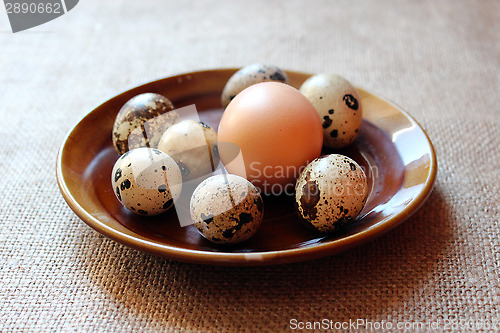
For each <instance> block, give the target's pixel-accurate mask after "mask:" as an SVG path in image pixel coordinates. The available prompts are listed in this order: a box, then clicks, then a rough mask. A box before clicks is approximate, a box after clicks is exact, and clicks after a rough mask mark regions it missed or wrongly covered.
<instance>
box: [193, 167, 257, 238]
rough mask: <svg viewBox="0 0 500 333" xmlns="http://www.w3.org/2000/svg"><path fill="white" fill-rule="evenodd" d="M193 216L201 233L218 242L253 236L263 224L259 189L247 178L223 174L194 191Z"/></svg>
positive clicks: (209, 179) (213, 177)
mask: <svg viewBox="0 0 500 333" xmlns="http://www.w3.org/2000/svg"><path fill="white" fill-rule="evenodd" d="M190 211H191V218H192V220H193V222H194V224H195V226H196V229H197V230H198V231H199V232H200V234H201V235H202V236H203V237H205V238H206V239H208V240H209V241H211V242H214V243H217V244H235V243H240V242H243V241H245V240H247V239H249V238H250V237H252V236H253V235H254V234H255V232H257V229H258V228H259V226H260V225H261V223H262V219H263V216H264V208H263V202H262V198H261V196H260V194H259V191H258V190H257V189H256V188H255V186H253V185H252V184H251V183H250V182H248V181H247V180H246V179H245V178H242V177H239V176H236V175H228V174H219V175H215V176H212V177H210V178H207V179H205V180H204V181H203V182H202V183H201V184H200V185H199V186H198V187H197V188H196V190H195V191H194V192H193V195H192V197H191V203H190Z"/></svg>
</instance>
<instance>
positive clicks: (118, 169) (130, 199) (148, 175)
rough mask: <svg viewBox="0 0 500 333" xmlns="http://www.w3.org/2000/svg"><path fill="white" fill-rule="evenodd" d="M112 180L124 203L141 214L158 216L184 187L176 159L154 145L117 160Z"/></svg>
mask: <svg viewBox="0 0 500 333" xmlns="http://www.w3.org/2000/svg"><path fill="white" fill-rule="evenodd" d="M111 183H112V185H113V190H114V192H115V195H116V197H117V198H118V200H120V202H121V203H122V205H123V206H125V207H126V208H127V209H129V210H130V211H132V212H134V213H136V214H139V215H158V214H161V213H164V212H166V211H167V210H168V209H170V208H171V207H172V206H173V204H174V201H175V200H177V198H178V197H179V195H180V193H181V190H182V175H181V172H180V170H179V167H178V166H177V164H176V163H175V161H174V160H173V159H172V158H171V157H170V156H168V155H167V154H165V153H163V152H161V151H159V150H158V149H153V148H136V149H132V150H130V151H128V152H127V153H125V154H123V155H122V156H121V157H120V158H119V159H118V160H117V161H116V163H115V165H114V167H113V172H112V174H111Z"/></svg>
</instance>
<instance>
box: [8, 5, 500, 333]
mask: <svg viewBox="0 0 500 333" xmlns="http://www.w3.org/2000/svg"><path fill="white" fill-rule="evenodd" d="M0 12H1V14H0V30H1V31H0V117H1V121H0V123H1V124H2V126H1V127H0V142H1V144H0V154H1V158H0V170H1V172H0V174H1V179H0V182H1V186H0V200H1V207H0V255H1V263H0V331H1V332H17V331H19V332H21V331H23V332H30V331H32V332H38V331H44V332H50V331H70V332H74V331H78V332H157V331H177V330H179V331H181V330H186V331H202V332H220V331H227V332H237V331H248V332H251V331H269V332H277V331H289V330H292V329H293V328H294V325H293V323H294V322H293V319H296V320H297V326H295V327H298V325H299V322H306V321H320V320H322V319H328V320H332V321H333V322H340V323H343V322H349V320H351V321H356V320H359V319H364V320H366V321H369V322H370V321H371V322H372V325H373V324H376V323H377V322H379V323H380V322H382V321H389V322H392V323H394V325H395V324H396V323H398V322H407V323H418V322H421V323H426V325H431V324H432V323H438V324H439V328H438V330H444V329H445V328H455V329H458V330H459V331H476V329H477V328H478V326H477V325H481V323H483V325H486V327H487V329H485V330H484V331H491V330H498V329H500V324H499V322H498V321H499V311H500V296H499V295H500V287H499V285H500V277H499V272H500V270H499V261H500V241H499V235H500V231H499V203H500V197H499V184H500V175H499V168H500V165H499V160H500V148H499V147H500V140H499V137H500V117H499V115H500V107H499V105H500V70H499V68H500V3H499V2H498V1H472V0H470V1H451V0H448V1H418V2H417V1H405V2H403V1H395V0H394V1H385V0H384V1H377V2H375V1H374V2H364V1H340V2H327V1H286V2H285V1H283V2H279V1H258V2H256V1H248V2H237V1H234V2H216V1H198V2H194V1H178V2H174V1H168V2H165V1H91V0H86V1H81V2H80V3H79V4H78V5H77V7H75V9H73V10H72V11H71V12H69V13H68V14H67V15H64V16H62V17H60V18H58V19H56V20H55V21H52V22H50V23H47V24H45V25H42V26H39V27H37V28H34V29H31V30H28V31H26V32H23V33H17V34H12V33H11V32H10V30H9V29H10V27H9V24H8V20H7V16H6V15H5V12H4V10H3V8H2V9H0ZM254 62H266V63H271V64H276V65H280V66H282V67H283V68H286V69H293V70H300V71H306V72H333V73H339V74H342V75H344V76H345V77H347V78H348V79H349V80H351V81H352V82H353V83H355V84H356V85H359V86H361V87H364V88H367V89H369V90H371V91H373V92H375V93H378V94H380V95H382V96H385V97H387V98H389V99H390V100H392V101H394V102H396V103H397V104H399V105H401V106H403V107H404V108H405V109H406V110H407V111H408V112H409V113H410V114H411V115H413V116H414V117H415V118H416V119H417V120H418V121H419V122H420V123H421V124H422V126H423V127H424V128H425V129H426V130H427V132H428V134H429V136H430V137H431V139H432V141H433V142H434V144H435V148H436V152H437V156H438V161H439V172H438V177H437V182H436V186H435V189H434V192H433V194H432V195H431V197H430V199H429V200H428V202H427V203H426V204H425V206H423V207H422V209H421V210H420V211H419V212H418V213H417V214H416V215H414V216H413V217H412V218H411V219H409V220H408V221H406V222H405V223H404V224H402V225H401V226H399V227H398V228H396V229H394V230H392V231H390V232H389V233H387V234H385V235H384V236H382V237H380V238H378V239H377V240H375V241H374V242H371V243H369V244H366V245H364V246H362V247H359V248H356V249H354V250H351V251H348V252H345V253H342V254H340V255H337V256H333V257H328V258H324V259H320V260H314V261H309V262H304V263H298V264H291V265H284V266H274V267H260V268H259V267H257V268H234V267H233V268H226V267H210V266H199V265H194V264H186V263H180V262H175V261H171V260H167V259H163V258H157V257H154V256H150V255H146V254H143V253H140V252H137V251H134V250H131V249H128V248H126V247H124V246H121V245H118V244H116V243H115V242H113V241H110V240H108V239H106V238H104V237H103V236H101V235H99V234H97V233H96V232H94V231H93V230H92V229H90V228H89V227H88V226H87V225H85V224H84V223H83V222H82V221H81V220H80V219H79V218H78V217H76V215H75V214H74V213H73V212H72V211H71V210H70V209H69V208H68V206H67V205H66V204H65V202H64V200H63V198H62V196H61V195H60V193H59V190H58V188H57V184H56V179H55V160H56V152H57V149H58V148H59V145H60V144H61V142H62V139H63V137H64V135H65V134H66V132H67V130H68V129H69V128H70V127H71V126H72V125H73V124H74V123H75V122H76V121H78V120H79V119H80V118H81V117H82V116H84V115H85V114H86V113H87V112H89V111H90V110H91V109H92V107H94V106H96V105H97V104H99V103H100V102H102V101H104V100H105V99H107V98H110V97H112V96H113V95H115V94H117V93H118V92H120V91H123V90H125V89H128V88H131V87H133V86H135V85H138V84H140V83H143V82H146V81H150V80H153V79H157V78H161V77H165V76H169V75H173V74H177V73H182V72H188V71H193V70H199V69H209V68H218V67H234V66H242V65H247V64H250V63H254ZM447 323H448V327H445V325H446V324H447ZM488 324H489V325H490V327H489V326H488ZM304 325H305V323H304ZM337 325H338V324H337ZM451 325H454V326H451ZM467 325H468V326H469V327H468V328H467ZM473 325H476V326H473ZM333 326H334V325H333ZM337 327H338V326H337ZM367 327H368V328H370V327H369V326H367ZM367 327H363V326H359V327H357V329H363V328H364V329H366V328H367ZM429 327H430V328H432V327H433V326H428V327H427V328H429ZM488 327H489V329H488ZM434 328H436V327H434ZM479 328H481V327H479ZM350 330H353V331H354V330H356V329H355V328H353V326H350ZM392 330H393V331H397V329H396V328H395V326H393V328H392ZM479 330H481V329H479ZM410 331H411V329H410Z"/></svg>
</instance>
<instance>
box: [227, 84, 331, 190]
mask: <svg viewBox="0 0 500 333" xmlns="http://www.w3.org/2000/svg"><path fill="white" fill-rule="evenodd" d="M218 143H219V153H220V157H221V161H222V162H223V163H224V165H225V166H226V169H227V170H228V171H229V172H230V173H233V174H236V175H239V176H242V177H246V178H247V179H248V180H250V181H251V182H252V183H253V184H254V185H255V186H257V187H259V188H260V189H261V190H262V191H263V192H264V193H267V194H268V193H273V194H280V193H282V192H283V191H285V190H286V189H285V188H286V187H287V186H291V188H292V189H291V192H293V184H294V182H295V179H297V177H298V176H299V174H300V171H301V169H302V168H304V167H305V166H306V165H307V163H309V162H310V161H312V160H313V159H315V158H316V157H318V156H319V154H320V153H321V147H322V144H323V129H322V127H321V120H320V118H319V116H318V113H317V112H316V109H315V108H314V106H313V105H312V104H311V103H310V102H309V101H308V100H307V98H306V97H304V96H303V95H302V94H301V93H300V92H299V91H298V90H297V89H295V88H293V87H291V86H289V85H287V84H283V83H277V82H263V83H258V84H255V85H252V86H250V87H248V88H246V89H245V90H243V91H242V92H240V93H239V94H238V95H237V96H236V97H235V98H234V99H233V100H232V101H231V103H229V105H228V106H227V108H226V110H225V112H224V114H223V116H222V119H221V122H220V125H219V132H218ZM224 143H231V144H234V145H237V146H238V147H239V148H240V149H241V155H242V158H243V161H244V163H243V164H234V163H229V162H231V157H230V156H232V155H234V154H232V152H230V151H227V150H226V149H225V147H226V145H225V144H224Z"/></svg>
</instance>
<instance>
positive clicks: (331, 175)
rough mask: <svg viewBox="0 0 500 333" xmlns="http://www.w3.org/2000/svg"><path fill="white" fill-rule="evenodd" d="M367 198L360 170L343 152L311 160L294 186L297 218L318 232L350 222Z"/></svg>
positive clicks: (333, 228)
mask: <svg viewBox="0 0 500 333" xmlns="http://www.w3.org/2000/svg"><path fill="white" fill-rule="evenodd" d="M367 197H368V184H367V179H366V175H365V173H364V171H363V170H362V168H361V167H360V166H359V165H358V164H357V163H356V162H355V161H354V160H352V159H351V158H349V157H347V156H344V155H337V154H331V155H326V156H322V157H319V158H317V159H315V160H314V161H312V162H311V163H309V164H308V165H307V167H306V168H305V169H304V170H303V171H302V173H301V174H300V176H299V178H298V179H297V183H296V185H295V202H296V207H297V211H298V215H299V218H300V220H301V221H302V222H303V223H304V224H305V225H306V226H307V227H309V228H312V229H314V230H317V231H320V232H331V231H336V230H337V229H339V228H342V227H344V226H345V225H348V224H350V223H352V222H353V221H354V220H355V218H356V217H357V216H358V214H359V213H360V212H361V210H362V209H363V206H364V205H365V203H366V199H367Z"/></svg>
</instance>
